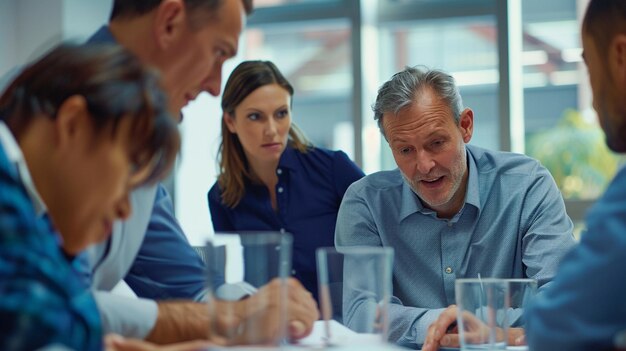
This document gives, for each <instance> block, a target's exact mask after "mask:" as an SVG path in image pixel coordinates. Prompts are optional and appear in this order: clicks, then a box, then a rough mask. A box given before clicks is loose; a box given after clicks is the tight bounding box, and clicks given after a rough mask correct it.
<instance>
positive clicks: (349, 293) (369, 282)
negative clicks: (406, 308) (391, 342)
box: [317, 247, 393, 345]
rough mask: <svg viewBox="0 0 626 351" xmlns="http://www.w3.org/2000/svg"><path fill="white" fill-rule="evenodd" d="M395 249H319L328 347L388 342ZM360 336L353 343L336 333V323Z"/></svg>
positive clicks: (352, 338) (319, 276)
mask: <svg viewBox="0 0 626 351" xmlns="http://www.w3.org/2000/svg"><path fill="white" fill-rule="evenodd" d="M392 267H393V249H392V248H389V247H345V248H341V249H338V250H337V249H335V248H319V249H317V272H318V282H319V296H320V309H321V312H322V319H323V320H324V322H325V330H324V338H325V342H326V343H327V344H334V345H337V344H350V345H354V344H356V343H368V344H371V343H384V342H386V341H387V336H388V329H389V320H388V309H389V302H390V297H391V277H392ZM333 320H334V321H335V322H337V323H341V324H344V325H345V326H346V327H348V328H350V329H351V330H353V331H355V332H357V333H359V335H357V336H355V337H351V338H350V339H349V340H343V339H342V336H340V335H335V334H333V327H332V326H333V325H336V323H335V324H333V323H332V321H333Z"/></svg>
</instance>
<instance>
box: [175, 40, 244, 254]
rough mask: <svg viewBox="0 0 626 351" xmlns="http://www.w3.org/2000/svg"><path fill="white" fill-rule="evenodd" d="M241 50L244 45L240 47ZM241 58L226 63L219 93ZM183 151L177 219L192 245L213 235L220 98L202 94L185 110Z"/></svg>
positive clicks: (177, 188) (182, 131) (182, 129)
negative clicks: (212, 192) (211, 197)
mask: <svg viewBox="0 0 626 351" xmlns="http://www.w3.org/2000/svg"><path fill="white" fill-rule="evenodd" d="M239 46H240V47H244V45H243V43H241V42H240V43H239ZM242 57H243V55H241V53H240V55H239V56H238V57H236V58H234V59H232V60H229V61H227V62H226V64H225V65H224V69H223V73H222V90H223V88H224V84H225V83H226V79H227V78H228V76H229V75H230V72H232V70H233V69H234V68H235V66H236V65H237V64H239V63H240V62H241V61H242ZM183 114H184V116H185V117H184V120H183V123H182V124H181V133H182V140H183V143H182V149H181V155H182V156H181V157H180V163H179V166H178V168H177V170H176V171H177V173H176V217H177V218H178V220H179V221H180V224H181V226H182V227H183V230H184V232H185V234H186V235H187V238H188V239H189V241H190V242H191V243H192V244H193V245H200V244H204V243H205V240H206V238H207V237H210V236H211V235H212V234H213V225H212V224H211V217H210V214H209V206H208V203H207V192H208V191H209V189H210V188H211V186H213V183H215V181H216V180H217V166H216V156H217V149H218V147H219V142H220V126H221V118H222V109H221V107H220V100H219V98H216V97H213V96H210V95H209V94H207V93H202V94H201V95H200V96H199V97H198V98H197V99H196V100H195V101H193V102H192V103H190V104H189V105H188V106H187V107H186V108H185V109H184V110H183Z"/></svg>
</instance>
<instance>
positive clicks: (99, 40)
mask: <svg viewBox="0 0 626 351" xmlns="http://www.w3.org/2000/svg"><path fill="white" fill-rule="evenodd" d="M87 43H89V44H103V43H106V44H108V43H117V40H115V37H114V36H113V33H111V30H110V29H109V27H107V26H102V27H100V29H98V31H97V32H95V33H94V34H93V35H92V36H91V37H90V38H89V40H87Z"/></svg>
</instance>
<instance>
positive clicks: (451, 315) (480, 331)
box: [422, 305, 526, 351]
mask: <svg viewBox="0 0 626 351" xmlns="http://www.w3.org/2000/svg"><path fill="white" fill-rule="evenodd" d="M457 313H458V308H457V307H456V305H451V306H450V307H448V308H446V309H445V310H444V311H443V312H442V313H441V314H440V315H439V318H437V320H436V321H435V322H433V323H432V324H431V325H430V326H429V327H428V332H427V335H426V340H424V345H423V346H422V350H423V351H435V350H438V349H439V347H460V337H459V330H458V326H457V325H456V319H457ZM463 327H464V328H465V331H464V333H465V334H466V340H468V341H470V342H476V343H478V342H480V341H481V340H485V339H487V338H488V336H489V328H488V327H487V325H486V324H484V323H483V322H482V321H481V320H480V319H478V318H476V316H474V315H473V314H471V313H469V312H463ZM496 333H497V335H496V338H497V339H499V340H502V339H504V335H503V333H504V331H503V330H502V329H500V328H498V329H497V331H496ZM508 345H516V346H517V345H526V338H525V335H524V329H523V328H509V333H508Z"/></svg>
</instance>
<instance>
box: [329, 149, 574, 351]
mask: <svg viewBox="0 0 626 351" xmlns="http://www.w3.org/2000/svg"><path fill="white" fill-rule="evenodd" d="M466 148H467V160H468V168H469V178H468V186H467V194H466V196H465V203H464V206H463V208H462V209H461V210H460V211H459V213H457V214H456V215H455V216H454V217H453V218H452V219H450V220H447V219H439V218H437V215H436V213H435V212H434V211H432V210H430V209H428V208H425V207H424V206H423V205H422V202H421V201H420V199H419V198H418V197H417V195H416V194H415V193H414V192H413V191H412V190H411V188H410V187H409V186H408V185H407V184H406V182H405V181H404V180H403V178H402V175H401V173H400V171H399V170H398V169H396V170H393V171H383V172H378V173H374V174H371V175H369V176H367V177H365V178H363V179H361V180H359V181H357V182H355V183H354V184H352V186H350V188H348V190H347V191H346V194H345V195H344V198H343V202H342V203H341V207H340V209H339V216H338V218H337V227H336V231H335V244H336V246H337V247H342V246H363V245H365V246H391V247H393V248H394V249H395V262H394V268H393V298H392V304H391V306H390V310H389V317H390V318H389V320H390V340H391V341H394V342H397V343H398V344H400V345H403V346H408V347H413V348H414V347H417V346H418V345H421V344H422V343H423V342H424V338H425V335H426V331H427V328H428V326H429V325H430V324H431V323H432V322H433V321H434V320H435V319H436V318H437V317H438V316H439V314H440V313H441V312H442V311H443V309H445V308H446V307H448V306H449V305H451V304H454V303H455V298H454V280H455V279H457V278H467V277H472V278H474V277H477V276H478V274H480V275H481V276H482V277H499V278H522V277H524V278H526V277H528V278H534V279H536V280H538V281H539V286H545V284H546V283H548V282H549V281H550V280H551V279H552V278H553V277H554V274H555V272H556V270H557V266H558V264H559V261H560V260H561V258H562V257H563V255H564V254H565V253H567V252H568V251H569V250H570V249H571V248H572V247H573V246H574V243H575V241H574V238H573V235H572V231H573V224H572V221H571V220H570V218H569V217H568V216H567V213H566V212H565V205H564V203H563V199H562V197H561V193H560V192H559V190H558V188H557V187H556V184H555V183H554V180H553V178H552V176H551V175H550V173H549V172H548V171H547V170H546V169H545V168H544V167H543V166H541V165H540V164H539V162H537V161H536V160H533V159H531V158H529V157H527V156H524V155H519V154H513V153H505V152H494V151H489V150H485V149H481V148H478V147H476V146H472V145H466ZM344 323H346V324H347V325H348V326H350V320H349V316H344Z"/></svg>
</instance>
